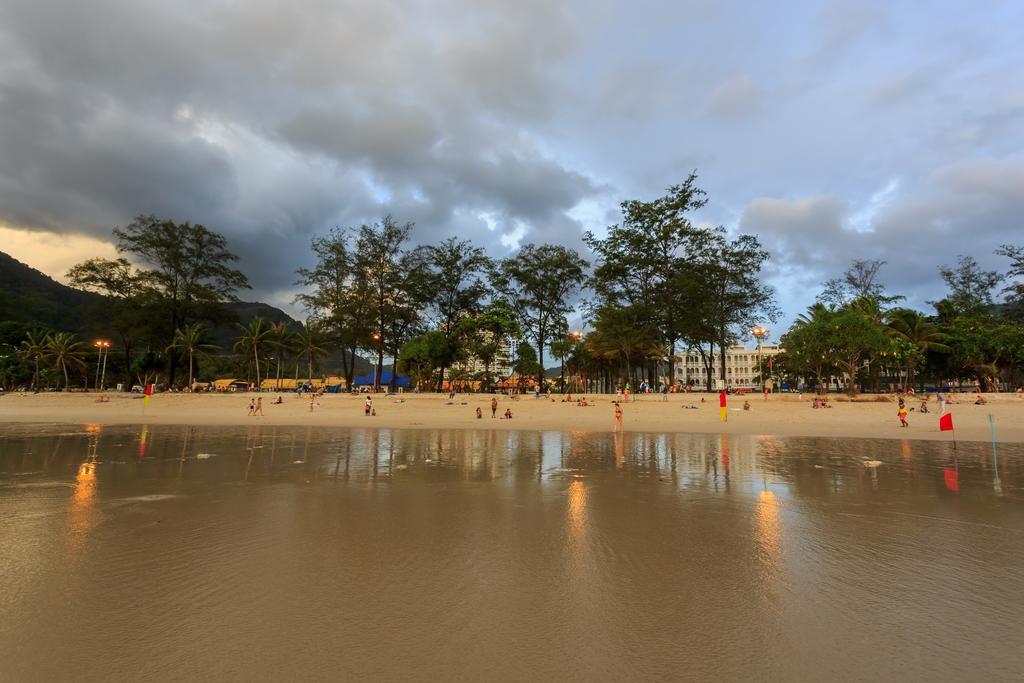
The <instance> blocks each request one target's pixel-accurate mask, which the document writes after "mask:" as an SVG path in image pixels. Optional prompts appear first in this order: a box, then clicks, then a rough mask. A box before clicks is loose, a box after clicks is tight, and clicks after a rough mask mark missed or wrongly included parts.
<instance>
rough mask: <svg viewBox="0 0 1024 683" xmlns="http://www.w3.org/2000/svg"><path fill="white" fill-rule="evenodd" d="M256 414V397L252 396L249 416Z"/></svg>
mask: <svg viewBox="0 0 1024 683" xmlns="http://www.w3.org/2000/svg"><path fill="white" fill-rule="evenodd" d="M255 414H256V399H254V398H250V399H249V417H252V416H253V415H255Z"/></svg>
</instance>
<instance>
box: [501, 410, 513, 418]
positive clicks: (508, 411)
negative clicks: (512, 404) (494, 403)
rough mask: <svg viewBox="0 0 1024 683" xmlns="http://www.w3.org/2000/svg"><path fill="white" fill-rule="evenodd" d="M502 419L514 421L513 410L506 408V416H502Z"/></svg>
mask: <svg viewBox="0 0 1024 683" xmlns="http://www.w3.org/2000/svg"><path fill="white" fill-rule="evenodd" d="M501 419H502V420H511V419H512V409H511V408H505V414H504V415H502V416H501Z"/></svg>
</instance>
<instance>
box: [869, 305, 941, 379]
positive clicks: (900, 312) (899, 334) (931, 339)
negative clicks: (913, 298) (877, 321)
mask: <svg viewBox="0 0 1024 683" xmlns="http://www.w3.org/2000/svg"><path fill="white" fill-rule="evenodd" d="M888 318H889V320H888V324H887V326H886V328H885V333H886V334H887V335H889V336H890V337H892V338H893V339H903V340H904V341H907V342H910V343H911V344H913V345H914V348H916V349H917V350H918V351H920V352H921V354H922V355H923V354H926V353H928V352H929V351H932V352H936V353H949V351H950V348H949V346H948V345H947V344H946V343H945V342H946V341H948V340H949V335H947V334H945V333H944V332H942V331H941V330H940V329H939V326H938V325H936V324H935V323H933V322H930V321H929V320H928V319H927V318H926V317H924V316H923V315H921V314H920V313H918V312H917V311H914V310H911V309H909V308H896V309H893V310H891V311H889V314H888ZM907 382H908V383H909V384H913V383H914V379H913V368H912V367H910V363H909V362H908V364H907Z"/></svg>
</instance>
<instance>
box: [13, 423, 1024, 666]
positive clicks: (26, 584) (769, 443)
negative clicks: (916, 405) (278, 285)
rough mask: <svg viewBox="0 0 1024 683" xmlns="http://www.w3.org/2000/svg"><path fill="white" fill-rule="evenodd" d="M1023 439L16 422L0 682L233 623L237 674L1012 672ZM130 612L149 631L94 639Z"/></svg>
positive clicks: (224, 632)
mask: <svg viewBox="0 0 1024 683" xmlns="http://www.w3.org/2000/svg"><path fill="white" fill-rule="evenodd" d="M1022 456H1024V447H1022V446H1020V445H1008V446H999V447H998V452H997V453H995V454H993V452H992V449H991V445H990V444H960V446H959V449H958V451H957V453H956V457H955V458H954V457H953V454H952V452H951V450H950V447H949V446H948V445H947V444H944V443H932V442H914V441H895V440H893V441H882V440H875V441H873V440H855V439H844V440H832V439H793V438H777V437H771V436H750V437H748V436H738V435H731V436H727V435H693V434H631V433H626V434H621V433H619V434H614V435H613V434H611V433H584V432H536V431H521V432H513V431H500V430H499V431H491V430H477V431H447V430H387V429H384V430H372V429H352V430H349V429H331V428H312V427H294V428H289V427H264V426H261V425H250V426H248V427H246V428H222V429H217V428H199V427H194V426H170V425H162V426H159V427H157V428H149V429H146V428H141V427H137V426H125V427H110V426H106V427H100V426H99V425H78V426H58V427H45V428H40V427H38V426H26V427H8V428H5V429H4V430H3V433H0V519H2V522H0V548H3V552H0V608H3V612H4V614H5V616H6V617H7V619H5V620H4V621H3V623H0V652H4V654H5V656H4V657H3V658H0V679H3V680H7V679H10V680H29V679H60V678H67V677H68V674H67V666H68V663H69V662H73V665H74V667H75V673H76V674H77V675H78V676H79V677H83V678H86V679H94V678H95V679H99V678H106V679H128V678H155V679H160V678H166V677H168V675H169V672H175V671H180V666H181V655H180V653H181V652H182V651H184V650H183V648H187V649H188V652H189V662H190V665H192V664H194V665H195V672H197V673H207V674H210V675H209V676H208V677H211V678H212V677H224V675H223V674H224V673H225V671H224V669H223V667H224V665H225V664H224V663H225V658H224V653H225V652H227V651H231V652H234V651H235V650H233V649H232V648H236V647H237V636H238V634H239V633H241V634H243V635H244V636H245V643H246V654H245V656H239V657H232V658H231V661H230V665H231V666H232V667H238V668H237V670H236V669H232V672H231V675H236V677H248V678H261V677H263V678H267V677H272V676H273V677H280V678H284V677H303V678H327V677H335V678H336V677H345V678H357V677H358V678H360V679H363V678H385V679H397V678H403V677H408V675H409V671H410V670H414V675H415V676H416V677H422V678H437V679H445V678H452V677H464V678H473V679H491V678H515V679H521V678H528V677H535V678H544V679H548V678H551V679H567V678H592V679H632V678H641V677H642V678H652V679H670V678H679V677H680V676H687V675H689V676H692V677H694V678H726V679H760V678H772V679H787V680H788V679H793V680H841V679H847V678H853V677H858V678H878V679H883V680H889V679H896V678H912V679H931V678H944V677H945V678H958V679H961V680H974V679H981V678H994V679H1000V680H1002V679H1013V678H1014V676H1016V674H1017V673H1018V672H1019V671H1020V670H1021V668H1022V667H1024V662H1021V661H1020V659H1021V657H1020V655H1019V649H1017V648H1014V647H1011V646H1010V645H1011V644H1012V643H1015V642H1016V641H1017V640H1019V635H1020V633H1021V632H1022V630H1024V623H1021V622H1022V619H1021V617H1020V615H1021V614H1024V598H1022V597H1020V596H1024V579H1022V578H1021V573H1020V563H1019V558H1020V556H1021V555H1022V553H1024V505H1021V503H1022V502H1024V490H1022V487H1021V482H1022V481H1024V457H1022ZM876 461H877V463H878V464H876V465H872V466H870V467H869V466H867V465H866V463H872V462H876ZM954 475H955V482H954V481H951V480H950V477H951V476H954ZM996 482H998V483H999V489H1000V491H998V492H997V490H996V485H995V484H996ZM951 483H955V486H951ZM1000 492H1001V495H999V493H1000ZM125 596H131V599H125ZM894 606H898V609H899V613H898V616H899V618H894V617H893V609H894ZM133 630H139V631H143V630H145V631H146V632H147V633H148V634H152V635H151V636H148V637H150V638H152V643H153V645H154V646H153V647H148V648H145V649H140V651H138V652H136V651H134V650H131V649H130V648H129V649H124V650H119V651H118V654H117V656H116V657H110V656H109V655H108V653H109V652H110V646H109V644H110V643H112V642H118V641H117V639H118V638H123V634H124V633H125V632H131V631H133ZM324 634H329V636H330V637H331V638H333V639H335V640H336V641H337V642H338V643H341V644H342V645H340V646H339V647H338V648H337V649H335V648H332V647H325V646H324V645H323V643H324V640H323V638H322V637H321V636H323V635H324ZM381 634H387V637H381ZM311 636H317V637H311ZM837 642H840V643H842V644H843V647H842V648H836V647H835V643H837ZM69 643H72V644H74V646H75V648H76V649H75V651H74V652H73V653H72V652H70V645H68V644H69ZM395 643H400V644H401V654H400V656H396V653H395V652H396V651H395ZM937 644H938V645H937ZM61 647H63V648H65V649H64V651H63V652H61V655H62V656H55V655H54V653H55V652H60V648H61ZM947 650H948V651H947ZM822 652H827V653H828V656H822V655H821V653H822ZM11 653H13V654H11ZM283 663H286V664H283ZM456 664H457V666H458V667H459V668H458V669H457V671H456V673H455V675H454V676H453V675H452V672H453V668H452V667H453V666H456ZM12 667H13V668H12ZM218 667H221V668H218ZM409 667H413V669H410V668H409ZM286 669H287V670H286ZM218 673H219V674H221V675H220V676H217V674H218ZM275 674H276V675H275ZM861 674H863V675H861ZM231 675H229V677H231Z"/></svg>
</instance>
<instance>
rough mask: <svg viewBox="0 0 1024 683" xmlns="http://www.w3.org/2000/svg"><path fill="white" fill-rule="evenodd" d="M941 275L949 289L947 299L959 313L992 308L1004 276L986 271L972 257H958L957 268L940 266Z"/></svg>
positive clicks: (993, 271) (992, 271)
mask: <svg viewBox="0 0 1024 683" xmlns="http://www.w3.org/2000/svg"><path fill="white" fill-rule="evenodd" d="M939 274H940V275H941V276H942V279H943V281H945V283H946V286H947V287H949V294H948V295H947V296H946V299H947V300H949V302H950V303H951V304H952V305H953V307H954V308H955V309H956V310H957V311H959V312H970V311H977V310H980V309H983V308H985V307H988V306H991V305H992V303H993V296H994V294H995V289H996V287H998V286H999V283H1000V282H1002V281H1003V275H1002V274H1000V273H999V272H998V271H995V270H984V269H982V267H981V266H980V265H979V264H978V262H977V261H976V260H975V259H974V257H972V256H963V255H960V256H957V259H956V266H955V267H950V266H939Z"/></svg>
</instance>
